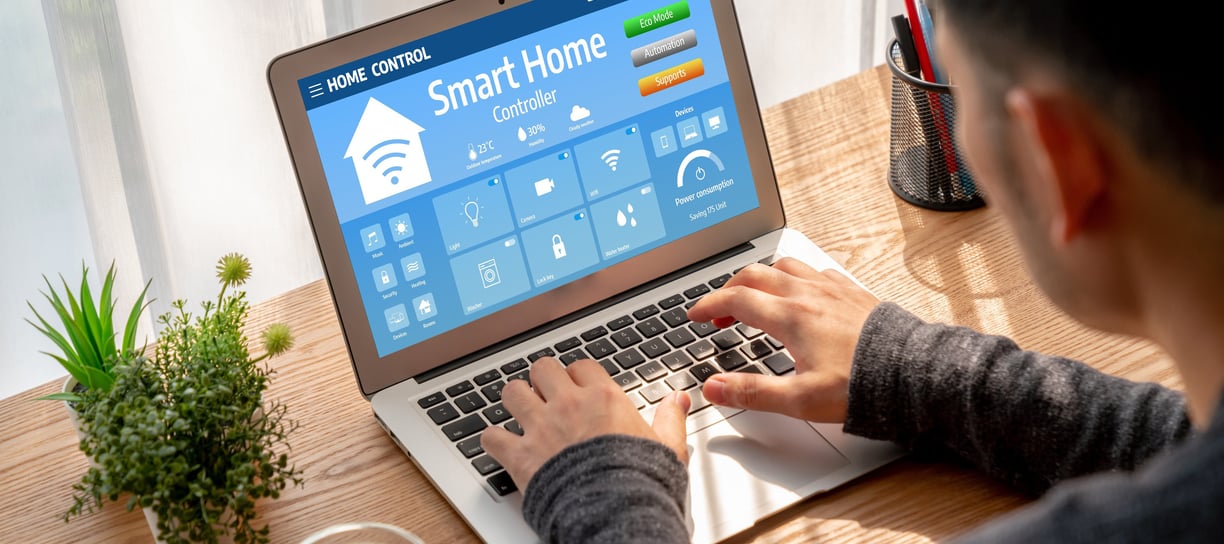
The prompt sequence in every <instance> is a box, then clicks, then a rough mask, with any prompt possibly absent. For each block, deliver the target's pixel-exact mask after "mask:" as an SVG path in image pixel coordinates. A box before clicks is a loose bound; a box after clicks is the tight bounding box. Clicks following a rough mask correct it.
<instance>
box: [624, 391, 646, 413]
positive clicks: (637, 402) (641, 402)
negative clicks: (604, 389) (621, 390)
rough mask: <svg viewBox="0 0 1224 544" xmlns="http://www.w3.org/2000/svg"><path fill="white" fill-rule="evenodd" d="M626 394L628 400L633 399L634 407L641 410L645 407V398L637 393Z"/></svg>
mask: <svg viewBox="0 0 1224 544" xmlns="http://www.w3.org/2000/svg"><path fill="white" fill-rule="evenodd" d="M626 396H627V397H629V400H631V401H633V407H634V408H637V409H638V410H641V409H642V408H645V407H646V399H643V398H642V396H641V395H639V394H637V393H629V394H628V395H626Z"/></svg>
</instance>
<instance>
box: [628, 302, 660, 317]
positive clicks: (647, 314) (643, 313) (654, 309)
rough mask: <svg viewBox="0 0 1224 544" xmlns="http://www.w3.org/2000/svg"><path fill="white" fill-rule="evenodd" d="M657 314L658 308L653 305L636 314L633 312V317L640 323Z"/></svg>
mask: <svg viewBox="0 0 1224 544" xmlns="http://www.w3.org/2000/svg"><path fill="white" fill-rule="evenodd" d="M657 313H659V307H658V306H655V305H654V304H651V305H650V306H647V307H645V308H642V309H639V310H638V311H636V312H633V317H634V318H636V319H637V320H638V321H641V320H643V319H646V318H647V317H650V316H652V315H655V314H657Z"/></svg>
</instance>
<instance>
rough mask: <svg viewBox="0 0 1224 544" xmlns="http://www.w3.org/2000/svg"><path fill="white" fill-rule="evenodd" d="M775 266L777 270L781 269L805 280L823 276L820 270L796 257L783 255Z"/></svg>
mask: <svg viewBox="0 0 1224 544" xmlns="http://www.w3.org/2000/svg"><path fill="white" fill-rule="evenodd" d="M773 267H774V268H775V269H777V270H781V271H782V272H785V273H787V274H790V275H792V276H795V277H797V278H802V279H805V280H815V279H818V278H820V276H821V273H820V271H819V270H816V269H815V268H812V267H811V266H809V265H808V264H807V263H805V262H803V261H800V260H799V259H796V258H794V257H782V258H781V259H778V261H777V262H775V263H774V264H773Z"/></svg>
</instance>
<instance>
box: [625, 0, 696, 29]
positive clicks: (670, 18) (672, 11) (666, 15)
mask: <svg viewBox="0 0 1224 544" xmlns="http://www.w3.org/2000/svg"><path fill="white" fill-rule="evenodd" d="M688 16H689V6H688V0H683V1H681V2H676V3H675V4H672V5H670V6H664V7H661V8H659V9H656V10H654V11H652V12H649V13H643V14H641V15H638V16H637V17H630V18H629V19H626V20H625V37H626V38H632V37H634V36H637V35H638V34H645V33H647V32H650V31H651V30H654V29H656V28H662V27H665V26H667V25H670V24H672V23H674V22H676V21H679V20H681V19H687V18H688Z"/></svg>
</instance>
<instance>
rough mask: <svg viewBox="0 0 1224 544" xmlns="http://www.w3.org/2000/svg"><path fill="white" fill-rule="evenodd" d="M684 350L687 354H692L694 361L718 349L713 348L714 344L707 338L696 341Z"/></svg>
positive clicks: (712, 353)
mask: <svg viewBox="0 0 1224 544" xmlns="http://www.w3.org/2000/svg"><path fill="white" fill-rule="evenodd" d="M684 351H687V352H688V354H689V355H692V356H693V360H695V361H700V360H702V359H705V358H706V357H709V356H711V355H714V354H715V353H718V350H717V349H714V344H711V343H710V341H709V340H702V341H700V342H697V343H696V344H693V345H691V346H689V347H688V348H686V349H685V350H684Z"/></svg>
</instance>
